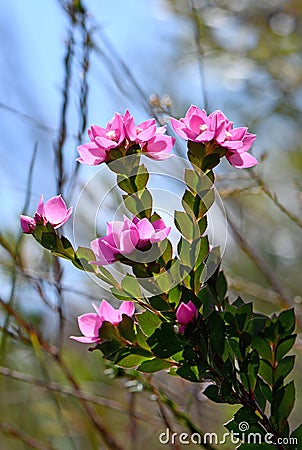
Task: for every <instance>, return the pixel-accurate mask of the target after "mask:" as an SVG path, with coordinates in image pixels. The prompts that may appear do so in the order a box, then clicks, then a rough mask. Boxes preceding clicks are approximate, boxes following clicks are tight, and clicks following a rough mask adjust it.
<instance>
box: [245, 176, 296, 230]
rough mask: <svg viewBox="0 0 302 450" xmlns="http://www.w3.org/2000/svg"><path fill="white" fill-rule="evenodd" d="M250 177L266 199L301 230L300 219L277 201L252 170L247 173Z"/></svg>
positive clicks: (275, 196)
mask: <svg viewBox="0 0 302 450" xmlns="http://www.w3.org/2000/svg"><path fill="white" fill-rule="evenodd" d="M249 175H250V177H251V178H252V179H253V180H255V181H256V182H257V184H258V186H259V187H260V189H261V190H262V191H263V192H264V193H265V195H267V197H268V198H269V199H270V200H272V202H273V203H274V204H275V205H276V206H277V208H278V209H279V210H280V211H281V212H282V213H283V214H285V215H286V216H287V217H288V218H289V219H290V220H291V221H292V222H294V223H295V224H296V225H297V226H298V227H300V228H302V219H300V217H298V216H296V215H295V214H294V213H292V212H291V211H289V210H288V209H287V208H286V207H285V206H284V205H283V204H282V203H281V202H280V200H279V199H278V197H277V195H276V194H275V193H273V192H271V191H270V189H269V187H268V186H267V184H266V183H265V181H264V180H263V178H262V177H260V176H259V175H257V173H256V172H255V171H254V170H250V171H249Z"/></svg>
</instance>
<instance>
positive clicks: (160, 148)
mask: <svg viewBox="0 0 302 450" xmlns="http://www.w3.org/2000/svg"><path fill="white" fill-rule="evenodd" d="M165 131H166V127H158V128H157V127H156V122H155V119H150V120H146V121H145V122H142V123H141V124H139V125H135V123H134V118H133V117H132V116H131V115H130V113H129V111H128V110H126V112H125V114H124V115H123V114H119V113H115V115H114V117H113V118H112V119H111V120H110V121H109V122H108V123H107V125H106V128H102V127H100V126H97V125H92V126H91V127H90V129H89V130H88V136H89V139H90V142H89V143H87V144H83V145H79V146H78V152H79V154H80V157H79V158H78V161H79V162H80V163H82V164H87V165H89V166H97V165H98V164H101V163H102V162H105V161H106V160H107V156H108V153H109V152H110V150H111V149H114V148H117V147H119V146H122V147H124V148H126V149H127V148H129V147H130V146H131V145H133V144H138V145H139V146H140V148H141V151H142V153H145V154H146V156H148V157H149V158H152V159H157V160H163V159H166V158H168V157H169V154H170V152H171V150H172V147H173V145H174V142H175V139H174V138H172V137H171V136H166V135H165V134H164V133H165Z"/></svg>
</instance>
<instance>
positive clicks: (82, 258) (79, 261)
mask: <svg viewBox="0 0 302 450" xmlns="http://www.w3.org/2000/svg"><path fill="white" fill-rule="evenodd" d="M94 260H95V255H94V253H93V251H92V250H91V249H90V248H87V247H78V249H77V251H76V252H75V254H74V258H73V260H72V263H73V265H74V266H76V267H77V268H78V269H81V270H86V271H87V272H95V266H94V265H92V264H89V262H90V261H94Z"/></svg>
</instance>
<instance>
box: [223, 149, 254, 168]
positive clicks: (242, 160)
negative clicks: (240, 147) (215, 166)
mask: <svg viewBox="0 0 302 450" xmlns="http://www.w3.org/2000/svg"><path fill="white" fill-rule="evenodd" d="M226 157H227V159H228V161H229V163H230V164H231V165H232V166H233V167H236V168H237V169H247V168H249V167H253V166H256V165H257V164H258V161H257V159H256V158H254V156H253V155H251V154H250V153H238V152H234V153H232V152H228V153H227V154H226Z"/></svg>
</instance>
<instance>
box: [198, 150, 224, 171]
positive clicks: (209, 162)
mask: <svg viewBox="0 0 302 450" xmlns="http://www.w3.org/2000/svg"><path fill="white" fill-rule="evenodd" d="M219 161H220V156H219V155H218V154H217V153H213V154H211V155H206V156H205V157H204V158H203V161H202V164H201V170H204V171H206V170H210V169H213V168H214V167H216V166H217V165H218V164H219Z"/></svg>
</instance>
